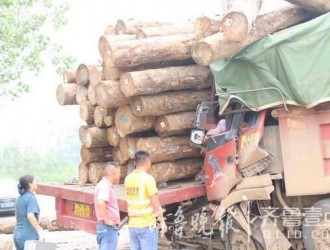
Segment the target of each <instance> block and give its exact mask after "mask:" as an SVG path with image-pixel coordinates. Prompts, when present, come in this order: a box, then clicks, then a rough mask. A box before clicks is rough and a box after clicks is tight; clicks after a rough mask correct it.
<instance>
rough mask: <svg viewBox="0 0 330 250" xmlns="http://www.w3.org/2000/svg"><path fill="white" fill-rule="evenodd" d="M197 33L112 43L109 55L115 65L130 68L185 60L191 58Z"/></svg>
mask: <svg viewBox="0 0 330 250" xmlns="http://www.w3.org/2000/svg"><path fill="white" fill-rule="evenodd" d="M194 40H195V35H193V34H184V35H172V36H164V37H152V38H148V39H142V40H129V41H118V42H112V43H111V44H110V48H109V51H107V53H106V54H107V55H110V56H108V57H109V58H108V59H109V60H111V61H112V64H113V65H114V67H118V68H127V67H128V68H130V67H136V66H140V65H144V64H150V63H157V62H168V61H171V62H172V61H180V62H181V61H185V60H188V59H190V58H191V47H192V44H193V42H194Z"/></svg>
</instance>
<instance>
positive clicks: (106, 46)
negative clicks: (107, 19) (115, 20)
mask: <svg viewBox="0 0 330 250" xmlns="http://www.w3.org/2000/svg"><path fill="white" fill-rule="evenodd" d="M135 38H136V36H135V35H117V36H101V37H100V38H99V42H98V49H99V53H100V56H101V57H103V56H110V54H107V52H109V51H110V44H111V43H113V42H116V41H125V40H134V39H135Z"/></svg>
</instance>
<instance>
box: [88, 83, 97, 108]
mask: <svg viewBox="0 0 330 250" xmlns="http://www.w3.org/2000/svg"><path fill="white" fill-rule="evenodd" d="M87 99H88V100H89V101H90V103H91V104H93V105H97V103H96V95H95V85H93V84H89V85H88V91H87Z"/></svg>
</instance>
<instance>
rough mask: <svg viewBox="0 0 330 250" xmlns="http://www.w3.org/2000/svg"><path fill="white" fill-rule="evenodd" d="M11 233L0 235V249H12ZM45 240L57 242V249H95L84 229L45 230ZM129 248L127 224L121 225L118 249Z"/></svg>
mask: <svg viewBox="0 0 330 250" xmlns="http://www.w3.org/2000/svg"><path fill="white" fill-rule="evenodd" d="M12 239H13V235H12V234H1V235H0V250H13V249H15V248H13V240H12ZM45 239H46V241H47V242H55V243H57V249H58V250H94V249H97V244H96V239H95V235H94V234H89V233H86V232H84V231H55V232H49V231H45ZM128 249H129V233H128V228H127V226H125V227H123V228H122V230H121V231H120V235H119V245H118V250H128Z"/></svg>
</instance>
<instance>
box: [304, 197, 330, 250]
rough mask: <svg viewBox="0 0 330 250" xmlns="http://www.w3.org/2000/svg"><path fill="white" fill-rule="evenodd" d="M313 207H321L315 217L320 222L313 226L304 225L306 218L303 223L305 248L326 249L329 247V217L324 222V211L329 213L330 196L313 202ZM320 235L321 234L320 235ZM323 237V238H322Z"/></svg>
mask: <svg viewBox="0 0 330 250" xmlns="http://www.w3.org/2000/svg"><path fill="white" fill-rule="evenodd" d="M313 207H315V208H321V215H319V216H317V217H316V218H319V219H320V223H318V224H316V225H313V226H306V225H305V224H306V218H304V223H303V241H304V246H305V249H306V250H315V249H318V250H326V249H330V223H329V222H330V218H328V219H327V220H326V221H327V222H328V223H326V222H325V220H324V218H325V213H326V214H327V216H329V215H330V198H328V199H324V200H320V201H318V202H316V203H314V205H313ZM320 235H321V236H320ZM319 236H320V237H319ZM323 237H324V238H323Z"/></svg>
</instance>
